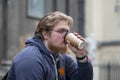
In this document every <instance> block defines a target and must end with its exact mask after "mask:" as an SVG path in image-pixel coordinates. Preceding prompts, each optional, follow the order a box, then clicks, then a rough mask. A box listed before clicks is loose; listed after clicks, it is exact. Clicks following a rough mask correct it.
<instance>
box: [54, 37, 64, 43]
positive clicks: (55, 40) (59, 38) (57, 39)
mask: <svg viewBox="0 0 120 80" xmlns="http://www.w3.org/2000/svg"><path fill="white" fill-rule="evenodd" d="M53 39H54V42H55V43H59V42H62V41H63V37H62V36H54V37H53Z"/></svg>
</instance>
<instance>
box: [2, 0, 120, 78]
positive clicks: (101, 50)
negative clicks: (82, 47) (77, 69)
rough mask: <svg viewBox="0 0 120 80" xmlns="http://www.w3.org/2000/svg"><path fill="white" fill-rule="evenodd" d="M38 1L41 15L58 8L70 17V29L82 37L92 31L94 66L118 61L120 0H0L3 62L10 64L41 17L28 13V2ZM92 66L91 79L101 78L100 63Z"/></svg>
mask: <svg viewBox="0 0 120 80" xmlns="http://www.w3.org/2000/svg"><path fill="white" fill-rule="evenodd" d="M32 1H33V2H32ZM39 1H40V2H42V4H44V5H42V4H41V7H40V8H42V9H40V10H41V17H42V16H44V15H45V14H46V13H49V12H52V11H61V12H64V13H66V14H68V15H70V16H72V17H73V19H74V25H73V28H72V30H73V31H76V32H78V33H79V34H81V35H82V36H83V37H89V35H90V34H91V33H93V34H94V36H93V39H94V41H96V44H97V46H96V50H95V51H94V56H95V60H94V61H93V66H94V64H95V65H96V64H98V65H99V64H106V63H109V62H110V63H111V62H116V63H120V61H119V58H120V54H119V53H120V31H119V30H120V7H119V6H120V4H119V3H120V1H119V0H0V62H1V64H2V65H6V64H9V61H10V62H11V60H12V59H13V57H14V56H15V55H16V54H17V53H18V52H19V51H20V50H21V49H22V48H23V47H24V41H25V39H26V38H28V37H29V36H31V35H33V33H34V29H35V27H36V25H37V22H38V21H39V19H40V17H39V16H37V17H36V15H35V14H32V15H29V13H30V12H29V8H31V7H30V6H29V2H32V3H34V4H36V2H39ZM36 5H37V4H36ZM37 6H39V5H37ZM116 6H118V7H116ZM31 9H32V8H31ZM38 10H39V9H38ZM88 53H89V52H88ZM2 65H1V66H0V67H2ZM94 70H95V75H94V79H95V80H100V79H99V77H100V76H99V75H100V74H99V73H100V70H99V67H96V66H95V68H94Z"/></svg>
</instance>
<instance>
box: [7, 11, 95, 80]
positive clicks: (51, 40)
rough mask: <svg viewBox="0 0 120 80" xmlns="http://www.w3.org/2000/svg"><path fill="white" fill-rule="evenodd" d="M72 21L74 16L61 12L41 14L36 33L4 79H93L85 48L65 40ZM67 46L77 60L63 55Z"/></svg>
mask: <svg viewBox="0 0 120 80" xmlns="http://www.w3.org/2000/svg"><path fill="white" fill-rule="evenodd" d="M72 23H73V19H72V18H71V17H70V16H67V15H65V14H64V13H61V12H52V13H48V14H47V15H46V16H44V17H43V18H42V19H41V20H40V22H39V24H38V26H37V28H36V30H35V35H34V36H33V37H32V38H29V39H27V40H26V42H25V44H26V47H25V48H24V49H23V50H22V51H20V53H18V54H17V55H16V56H15V58H14V59H13V62H12V65H11V67H10V70H9V72H8V76H7V80H92V79H93V69H92V65H91V63H90V62H89V61H88V58H87V55H86V54H85V48H84V49H78V48H75V47H73V46H71V45H70V43H69V41H65V40H64V37H65V35H66V34H67V32H69V31H70V26H71V25H72ZM74 34H75V35H76V37H78V38H80V39H83V38H82V37H81V36H80V35H78V34H77V33H74ZM67 47H69V48H70V49H71V50H72V51H73V52H75V55H76V57H77V58H76V60H74V59H72V58H71V57H70V56H68V55H67V54H66V51H67Z"/></svg>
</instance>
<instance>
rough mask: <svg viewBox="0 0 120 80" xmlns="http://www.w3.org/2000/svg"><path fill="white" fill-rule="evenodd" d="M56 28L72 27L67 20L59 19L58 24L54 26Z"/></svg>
mask: <svg viewBox="0 0 120 80" xmlns="http://www.w3.org/2000/svg"><path fill="white" fill-rule="evenodd" d="M54 29H70V27H69V25H68V22H67V21H64V20H62V21H58V22H57V24H56V25H55V26H54Z"/></svg>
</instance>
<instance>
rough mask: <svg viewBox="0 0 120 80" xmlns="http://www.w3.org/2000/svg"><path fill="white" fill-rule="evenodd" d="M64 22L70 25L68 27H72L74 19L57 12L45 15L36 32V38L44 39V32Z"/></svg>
mask: <svg viewBox="0 0 120 80" xmlns="http://www.w3.org/2000/svg"><path fill="white" fill-rule="evenodd" d="M61 20H64V21H66V22H67V23H68V26H69V27H71V26H72V24H73V19H72V17H70V16H68V15H66V14H64V13H62V12H59V11H56V12H51V13H48V14H47V15H45V16H44V17H43V18H41V20H40V21H39V23H38V25H37V28H36V30H35V33H34V34H35V36H38V37H40V38H41V39H43V36H42V34H41V33H42V31H49V30H50V29H53V28H54V25H56V24H57V23H58V22H59V21H61Z"/></svg>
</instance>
